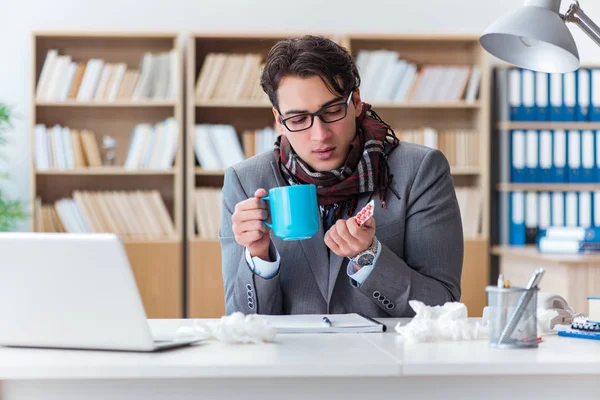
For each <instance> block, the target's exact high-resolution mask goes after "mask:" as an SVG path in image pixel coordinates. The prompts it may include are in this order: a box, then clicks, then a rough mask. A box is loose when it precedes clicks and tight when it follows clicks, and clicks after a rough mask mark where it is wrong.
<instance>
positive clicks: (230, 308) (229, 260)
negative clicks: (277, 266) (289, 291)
mask: <svg viewBox="0 0 600 400" xmlns="http://www.w3.org/2000/svg"><path fill="white" fill-rule="evenodd" d="M252 194H254V193H252ZM248 197H249V196H248V195H247V194H246V192H245V191H244V188H243V187H242V184H241V183H240V180H239V178H238V176H237V173H236V172H235V170H234V169H233V168H231V167H230V168H228V169H227V170H226V171H225V180H224V184H223V210H222V214H221V228H220V231H219V241H220V242H221V260H222V261H221V262H222V268H223V284H224V287H225V313H226V314H227V315H229V314H231V313H233V312H235V311H240V312H242V313H244V314H252V313H259V314H281V311H282V302H281V301H282V300H281V285H280V281H279V273H277V274H276V275H275V276H274V277H272V278H270V279H265V278H261V277H260V276H258V275H256V274H254V273H253V272H252V270H251V269H250V266H249V265H248V263H247V262H246V257H245V255H244V247H242V246H240V245H239V244H238V243H237V242H236V241H235V238H234V236H233V230H232V222H231V217H232V215H233V212H234V210H235V205H236V204H237V203H239V202H240V201H242V200H246V199H247V198H248ZM270 252H271V254H275V253H276V252H275V249H274V246H273V244H272V243H271V249H270Z"/></svg>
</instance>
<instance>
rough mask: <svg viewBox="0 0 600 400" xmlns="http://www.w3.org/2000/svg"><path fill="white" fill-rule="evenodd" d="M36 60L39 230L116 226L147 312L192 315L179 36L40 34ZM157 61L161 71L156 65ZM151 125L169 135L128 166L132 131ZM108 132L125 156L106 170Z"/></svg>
mask: <svg viewBox="0 0 600 400" xmlns="http://www.w3.org/2000/svg"><path fill="white" fill-rule="evenodd" d="M32 59H33V66H32V76H31V79H32V82H33V84H32V88H33V90H32V101H31V108H32V115H33V119H32V126H31V143H32V153H33V154H34V157H32V161H31V198H32V201H31V204H32V209H31V214H32V215H33V216H34V218H32V230H34V231H40V230H44V231H45V230H50V231H68V232H102V231H111V232H115V233H116V234H117V235H119V237H120V238H121V240H122V242H123V245H124V247H125V251H126V253H127V256H128V258H129V262H130V264H131V268H132V271H133V273H134V276H135V279H136V283H137V286H138V289H139V291H140V294H141V297H142V301H143V304H144V308H145V311H146V314H147V316H148V317H149V318H181V317H183V301H182V300H183V279H182V278H183V275H182V266H183V254H182V251H183V237H184V230H183V226H184V225H183V222H184V221H183V205H184V199H183V196H184V193H183V186H184V185H183V184H184V180H183V179H184V163H183V161H184V159H183V143H184V136H183V132H184V130H183V79H182V77H183V68H182V61H181V59H182V53H181V50H180V48H179V40H178V35H177V33H175V32H165V33H160V32H159V33H153V32H123V33H121V32H35V33H34V34H33V57H32ZM150 61H152V62H150ZM155 68H159V70H160V73H158V72H157V73H152V72H151V71H150V70H151V69H152V70H153V71H158V69H157V70H155ZM166 72H169V78H168V79H167V78H166V75H165V73H166ZM128 74H133V75H129V77H130V78H129V80H128ZM135 74H137V75H135ZM134 75H135V76H136V77H135V79H134V78H133V76H134ZM144 76H145V77H146V78H144ZM86 77H87V79H86ZM138 77H139V79H138ZM67 93H68V94H67ZM80 95H81V97H80ZM142 127H143V129H145V131H144V132H143V134H144V135H146V133H147V132H149V131H151V132H152V133H153V134H152V137H153V138H160V139H159V140H160V142H159V141H158V140H157V141H156V142H154V141H150V140H147V141H146V140H145V139H144V142H143V143H145V145H144V147H143V148H142V145H140V146H138V147H139V149H138V150H139V153H133V154H139V158H138V159H137V160H138V161H137V162H135V161H134V162H133V163H131V164H128V165H136V163H137V164H139V165H140V167H139V168H136V169H132V168H129V167H128V168H125V167H124V165H125V162H126V161H127V160H128V158H129V155H130V150H131V149H133V145H132V143H133V140H132V138H133V134H134V132H135V133H138V130H142ZM159 132H160V133H159ZM139 136H140V138H141V137H142V134H141V133H140V135H139ZM145 137H150V134H148V135H147V136H145ZM109 138H112V139H114V142H115V143H116V149H115V152H116V159H115V160H116V162H115V166H111V167H104V166H102V164H103V159H104V150H103V146H102V143H103V141H104V140H108V139H109ZM140 143H141V139H140ZM150 143H152V144H155V143H156V146H153V147H150ZM159 144H160V145H159ZM144 151H145V153H144ZM142 164H143V168H142ZM79 214H81V217H80V218H79V217H74V216H77V215H79Z"/></svg>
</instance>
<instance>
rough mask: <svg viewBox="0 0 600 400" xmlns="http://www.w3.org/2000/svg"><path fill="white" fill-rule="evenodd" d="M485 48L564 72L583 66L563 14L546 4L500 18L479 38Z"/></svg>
mask: <svg viewBox="0 0 600 400" xmlns="http://www.w3.org/2000/svg"><path fill="white" fill-rule="evenodd" d="M479 43H481V45H482V46H483V48H484V49H485V50H486V51H487V52H489V53H490V54H492V55H493V56H496V57H498V58H499V59H501V60H504V61H506V62H508V63H510V64H514V65H516V66H518V67H521V68H527V69H530V70H533V71H541V72H549V73H556V72H558V73H564V72H571V71H574V70H576V69H577V68H579V52H578V51H577V45H576V44H575V40H573V36H572V35H571V32H570V31H569V29H568V28H567V26H566V25H565V23H564V22H563V20H562V18H561V17H560V16H559V15H558V14H557V13H556V12H554V11H552V10H549V9H547V8H544V7H537V6H527V5H525V6H522V7H521V8H519V9H517V10H515V11H513V12H511V13H508V14H506V15H504V16H502V17H500V18H498V19H497V20H496V21H495V22H494V23H493V24H492V25H490V26H489V27H488V28H487V29H486V31H485V32H484V33H483V35H481V37H480V38H479Z"/></svg>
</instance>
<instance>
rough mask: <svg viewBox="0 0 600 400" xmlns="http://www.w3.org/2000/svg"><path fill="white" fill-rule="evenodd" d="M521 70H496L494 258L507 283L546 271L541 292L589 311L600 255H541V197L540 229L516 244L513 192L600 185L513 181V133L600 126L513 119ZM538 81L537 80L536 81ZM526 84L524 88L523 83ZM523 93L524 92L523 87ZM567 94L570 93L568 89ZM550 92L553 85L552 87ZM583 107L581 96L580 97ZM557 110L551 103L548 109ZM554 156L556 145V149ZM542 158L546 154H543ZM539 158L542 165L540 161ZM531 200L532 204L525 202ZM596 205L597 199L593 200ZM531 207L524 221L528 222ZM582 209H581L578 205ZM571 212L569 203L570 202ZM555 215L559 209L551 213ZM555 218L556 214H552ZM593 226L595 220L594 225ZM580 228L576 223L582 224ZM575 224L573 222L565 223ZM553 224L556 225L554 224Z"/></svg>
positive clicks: (599, 283) (598, 286) (598, 282)
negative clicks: (513, 88) (513, 81)
mask: <svg viewBox="0 0 600 400" xmlns="http://www.w3.org/2000/svg"><path fill="white" fill-rule="evenodd" d="M511 68H518V67H516V66H513V65H510V64H506V63H503V64H501V65H497V66H495V68H494V73H495V76H494V82H493V87H494V90H493V92H494V93H493V96H494V97H495V101H494V103H495V112H494V114H495V115H494V116H493V119H492V126H493V128H494V131H495V132H494V134H493V140H494V142H493V143H494V144H493V147H494V148H496V149H498V151H497V152H495V154H494V160H493V163H492V164H491V172H492V184H491V187H492V189H493V191H492V210H491V216H492V221H493V224H492V242H491V255H492V256H493V258H492V262H493V266H494V270H497V272H498V273H502V274H503V276H504V279H510V280H511V282H512V284H513V285H517V286H525V285H526V284H527V282H528V280H529V279H530V277H531V276H532V274H533V273H534V271H535V270H536V269H537V268H544V269H545V270H546V272H545V275H544V279H543V281H542V283H541V290H542V291H544V292H550V293H555V294H558V295H560V296H562V297H564V298H565V299H566V300H567V302H568V303H569V305H570V306H571V307H572V308H573V309H574V310H575V311H576V312H582V313H586V312H587V311H588V302H587V296H591V295H595V294H596V293H598V291H599V290H600V275H599V273H598V271H599V268H598V267H599V265H600V256H599V255H597V254H556V253H543V252H539V251H538V249H537V247H536V245H535V244H534V243H535V241H536V237H537V230H538V229H539V228H540V224H541V222H540V220H541V218H540V214H541V213H540V208H541V207H540V205H539V204H540V200H539V199H540V197H537V198H536V203H537V204H536V205H537V208H536V213H535V214H536V217H535V219H534V221H535V226H527V227H526V228H525V229H526V236H525V244H524V245H512V244H511V239H512V238H511V236H512V233H511V227H510V222H511V197H510V196H511V193H513V192H523V193H524V195H525V196H527V194H529V193H532V192H534V193H533V194H536V195H539V193H546V192H552V193H554V192H596V191H598V190H600V182H598V181H594V182H589V183H581V182H571V183H569V182H540V180H541V179H538V181H537V182H527V183H514V182H511V163H512V160H511V154H512V137H511V131H512V130H523V131H529V130H534V131H542V130H550V131H554V130H565V131H568V130H577V131H583V130H592V131H595V130H598V129H600V122H597V121H589V120H588V121H577V120H576V118H574V117H573V118H571V119H570V120H568V121H551V120H545V121H518V120H511V115H510V104H509V100H508V99H509V97H508V96H509V91H510V84H509V82H508V79H509V78H508V76H507V72H508V71H507V69H511ZM593 68H598V65H594V64H587V65H581V67H580V70H585V69H593ZM536 79H537V77H536ZM576 82H577V81H576ZM520 85H521V86H522V85H523V82H522V80H521V82H520ZM576 85H577V83H576ZM521 89H522V88H521ZM561 90H563V91H564V90H565V89H564V86H563V87H561ZM548 91H550V87H548ZM576 99H577V100H576V102H577V104H578V102H579V97H577V98H576ZM548 107H549V108H551V106H550V105H548ZM552 153H554V147H552ZM540 154H541V152H540ZM539 160H540V159H539V158H538V162H539ZM524 201H525V202H526V201H527V200H524ZM592 204H593V200H592ZM526 207H527V206H525V208H524V220H525V221H528V218H527V211H526ZM577 207H579V205H578V206H577ZM565 210H566V204H565ZM551 212H554V210H551ZM551 218H554V215H552V216H551ZM592 223H593V222H592ZM576 224H577V222H576V223H575V224H572V225H576ZM565 225H567V226H569V223H566V222H565ZM550 226H552V225H550Z"/></svg>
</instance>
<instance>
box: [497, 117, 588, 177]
mask: <svg viewBox="0 0 600 400" xmlns="http://www.w3.org/2000/svg"><path fill="white" fill-rule="evenodd" d="M509 135H510V138H509ZM509 140H510V150H509V149H508V147H509V145H508V143H507V142H508V141H509ZM500 148H501V151H500V171H501V173H500V181H501V182H509V181H510V182H518V183H523V182H526V183H531V182H542V183H565V182H569V183H591V182H599V181H600V131H592V130H583V131H580V130H568V131H565V130H561V129H556V130H513V131H510V133H509V131H503V132H500ZM509 169H510V172H509V171H508V170H509ZM507 178H510V179H507Z"/></svg>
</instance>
